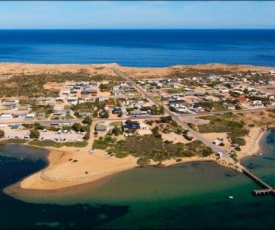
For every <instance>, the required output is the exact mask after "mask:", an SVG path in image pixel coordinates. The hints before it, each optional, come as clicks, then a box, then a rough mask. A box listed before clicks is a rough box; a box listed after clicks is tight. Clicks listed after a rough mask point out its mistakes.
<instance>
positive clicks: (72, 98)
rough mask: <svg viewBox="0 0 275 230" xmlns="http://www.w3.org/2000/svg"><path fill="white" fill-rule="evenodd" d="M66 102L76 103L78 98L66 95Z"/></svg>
mask: <svg viewBox="0 0 275 230" xmlns="http://www.w3.org/2000/svg"><path fill="white" fill-rule="evenodd" d="M67 102H69V103H70V104H71V105H77V103H78V98H77V97H68V98H67Z"/></svg>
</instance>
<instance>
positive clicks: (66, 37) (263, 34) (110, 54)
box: [0, 29, 275, 67]
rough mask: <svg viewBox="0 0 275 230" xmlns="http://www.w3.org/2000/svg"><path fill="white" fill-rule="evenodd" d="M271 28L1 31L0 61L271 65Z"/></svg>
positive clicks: (274, 39)
mask: <svg viewBox="0 0 275 230" xmlns="http://www.w3.org/2000/svg"><path fill="white" fill-rule="evenodd" d="M274 53H275V30H274V29H10V30H6V29H1V30H0V62H20V63H32V64H101V63H118V64H119V65H121V66H130V67H168V66H173V65H198V64H208V63H217V60H219V63H223V64H235V65H254V66H269V67H274V66H275V56H274Z"/></svg>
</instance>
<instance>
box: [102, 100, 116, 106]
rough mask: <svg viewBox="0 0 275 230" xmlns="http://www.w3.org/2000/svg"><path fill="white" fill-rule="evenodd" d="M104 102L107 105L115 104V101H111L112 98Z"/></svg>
mask: <svg viewBox="0 0 275 230" xmlns="http://www.w3.org/2000/svg"><path fill="white" fill-rule="evenodd" d="M104 104H105V105H106V106H113V105H115V102H114V101H111V100H108V101H105V102H104Z"/></svg>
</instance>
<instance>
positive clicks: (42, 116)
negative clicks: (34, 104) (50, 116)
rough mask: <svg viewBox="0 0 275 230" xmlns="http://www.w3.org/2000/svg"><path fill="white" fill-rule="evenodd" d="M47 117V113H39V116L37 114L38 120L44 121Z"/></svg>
mask: <svg viewBox="0 0 275 230" xmlns="http://www.w3.org/2000/svg"><path fill="white" fill-rule="evenodd" d="M45 116H46V114H45V113H38V114H37V118H38V119H42V118H44V117H45Z"/></svg>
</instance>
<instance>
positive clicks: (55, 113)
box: [53, 110, 66, 117]
mask: <svg viewBox="0 0 275 230" xmlns="http://www.w3.org/2000/svg"><path fill="white" fill-rule="evenodd" d="M53 116H61V117H65V116H66V111H65V110H56V111H54V113H53Z"/></svg>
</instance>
